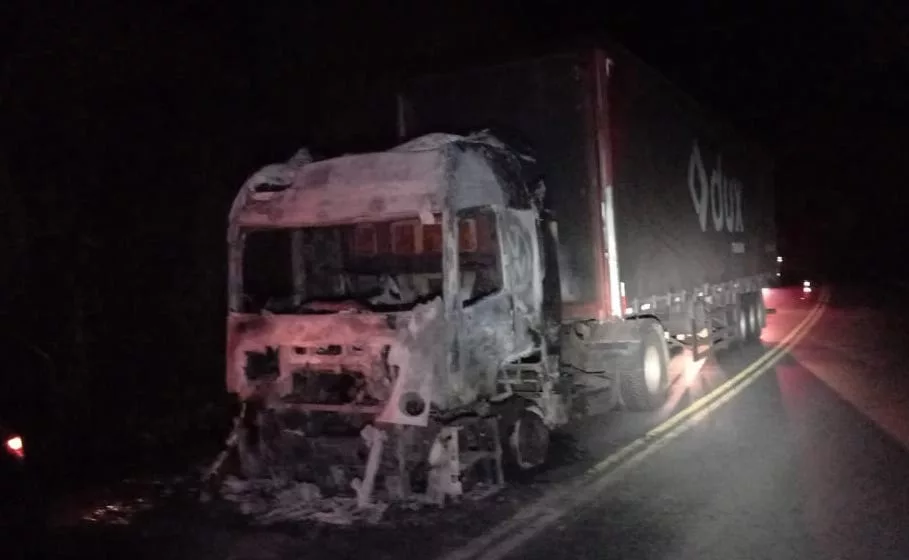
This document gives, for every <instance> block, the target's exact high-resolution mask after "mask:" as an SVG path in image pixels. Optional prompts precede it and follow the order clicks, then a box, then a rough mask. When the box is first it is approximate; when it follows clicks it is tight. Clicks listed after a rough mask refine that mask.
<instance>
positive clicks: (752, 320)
mask: <svg viewBox="0 0 909 560" xmlns="http://www.w3.org/2000/svg"><path fill="white" fill-rule="evenodd" d="M746 301H747V302H748V304H747V307H746V308H745V309H746V313H747V314H748V341H749V342H754V341H755V340H758V339H759V338H761V319H760V316H759V311H758V298H757V294H748V297H747V299H746Z"/></svg>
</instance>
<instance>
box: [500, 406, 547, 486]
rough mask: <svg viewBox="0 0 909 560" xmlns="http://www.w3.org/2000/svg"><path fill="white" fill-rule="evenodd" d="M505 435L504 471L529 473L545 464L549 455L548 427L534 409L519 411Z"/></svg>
mask: <svg viewBox="0 0 909 560" xmlns="http://www.w3.org/2000/svg"><path fill="white" fill-rule="evenodd" d="M506 434H507V438H506V441H505V445H504V446H503V447H504V449H503V452H504V453H503V454H504V463H505V468H506V469H508V470H509V471H529V470H532V469H535V468H537V467H540V466H542V465H543V464H544V463H545V462H546V457H547V455H548V454H549V436H550V433H549V427H548V426H546V423H545V422H544V421H543V417H542V416H541V414H540V412H539V411H538V410H536V409H535V408H534V407H528V408H525V409H523V410H521V411H520V412H519V413H518V415H517V418H516V419H515V420H514V422H513V423H512V424H511V425H510V426H509V427H508V429H507V431H506Z"/></svg>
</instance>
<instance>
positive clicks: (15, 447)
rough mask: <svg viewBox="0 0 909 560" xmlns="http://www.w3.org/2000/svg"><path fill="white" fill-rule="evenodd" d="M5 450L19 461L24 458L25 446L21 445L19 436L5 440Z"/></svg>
mask: <svg viewBox="0 0 909 560" xmlns="http://www.w3.org/2000/svg"><path fill="white" fill-rule="evenodd" d="M6 450H7V451H9V452H10V453H12V454H13V455H15V456H16V457H18V458H19V459H24V458H25V445H24V444H23V443H22V438H21V437H19V436H13V437H11V438H9V439H7V440H6Z"/></svg>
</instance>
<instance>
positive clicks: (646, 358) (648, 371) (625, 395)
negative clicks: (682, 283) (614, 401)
mask: <svg viewBox="0 0 909 560" xmlns="http://www.w3.org/2000/svg"><path fill="white" fill-rule="evenodd" d="M640 332H641V340H640V343H639V344H638V345H637V348H636V349H635V350H634V351H633V352H632V354H631V356H629V357H628V361H627V362H626V365H627V367H623V368H619V372H618V374H619V390H620V391H621V397H622V403H623V404H624V405H625V408H627V409H629V410H638V411H644V410H654V409H657V408H659V407H661V406H662V405H663V403H664V402H665V400H666V392H667V391H666V389H667V387H668V379H669V349H668V348H667V346H666V339H665V335H664V331H663V327H662V326H661V325H660V324H659V323H656V322H650V321H648V322H647V323H646V324H644V325H642V326H641V331H640Z"/></svg>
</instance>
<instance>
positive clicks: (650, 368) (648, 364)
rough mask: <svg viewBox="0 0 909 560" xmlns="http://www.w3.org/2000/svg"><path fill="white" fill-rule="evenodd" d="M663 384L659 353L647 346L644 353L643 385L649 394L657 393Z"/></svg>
mask: <svg viewBox="0 0 909 560" xmlns="http://www.w3.org/2000/svg"><path fill="white" fill-rule="evenodd" d="M662 382H663V363H662V360H660V352H659V350H657V349H656V348H654V347H653V346H648V347H647V350H645V351H644V383H645V384H646V385H647V391H649V392H650V394H655V393H657V392H659V390H660V385H661V384H662Z"/></svg>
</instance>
